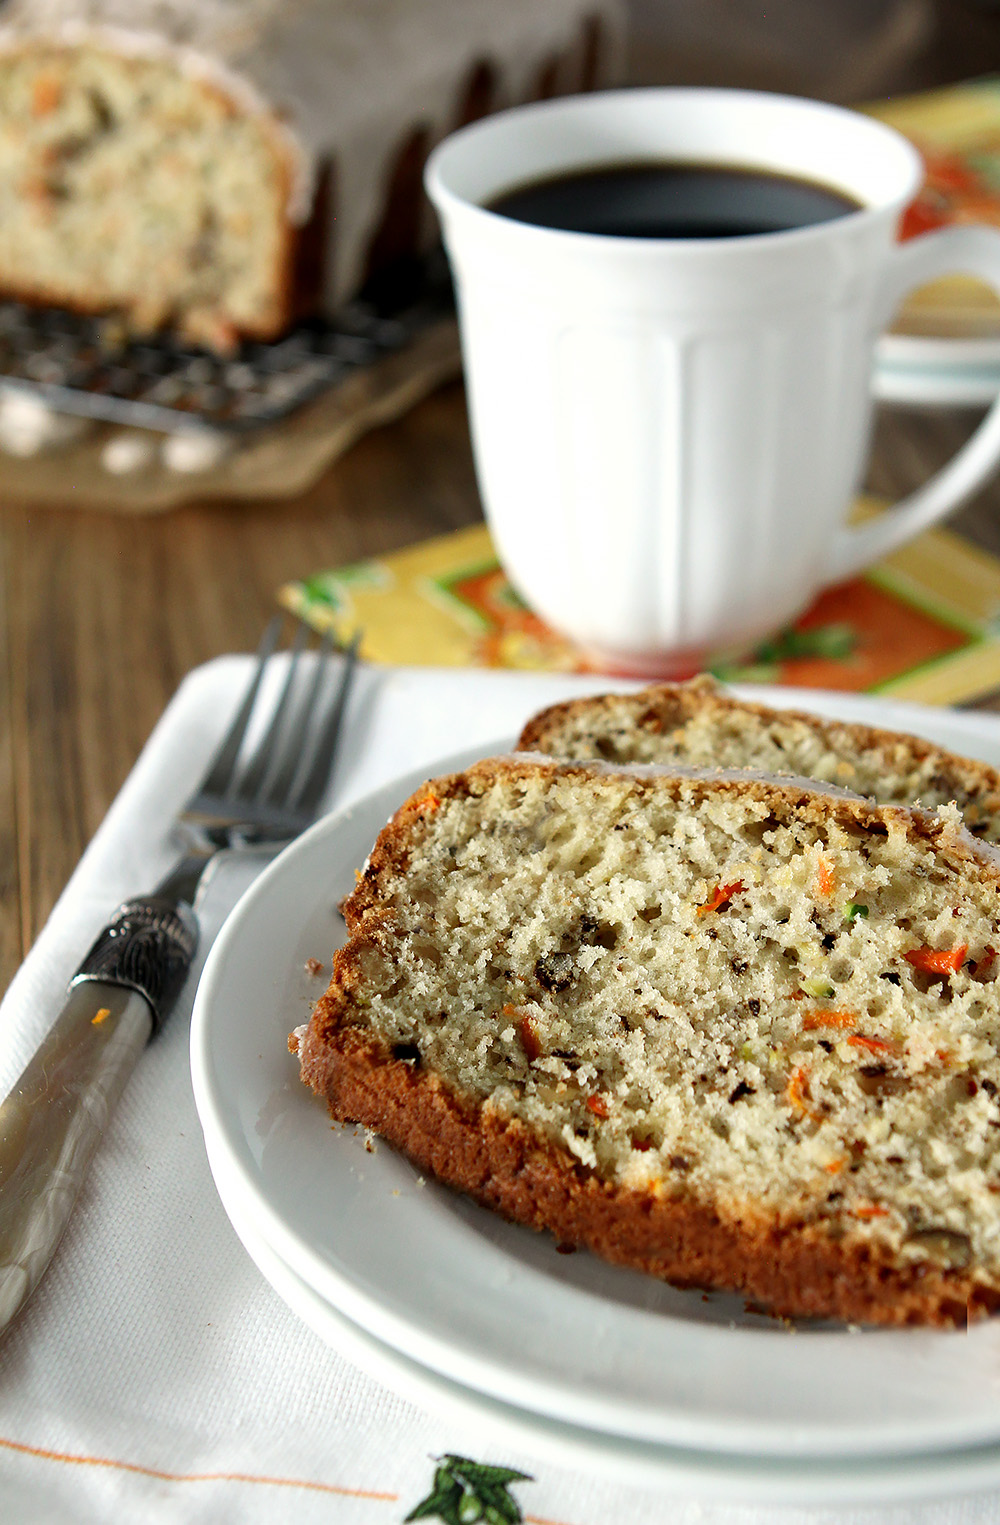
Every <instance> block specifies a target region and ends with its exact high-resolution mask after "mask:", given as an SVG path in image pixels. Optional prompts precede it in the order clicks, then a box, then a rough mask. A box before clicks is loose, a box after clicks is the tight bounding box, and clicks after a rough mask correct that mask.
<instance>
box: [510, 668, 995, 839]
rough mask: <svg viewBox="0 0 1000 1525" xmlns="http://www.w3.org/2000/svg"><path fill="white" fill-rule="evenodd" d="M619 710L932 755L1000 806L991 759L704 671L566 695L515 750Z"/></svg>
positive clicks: (990, 805)
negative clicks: (722, 681)
mask: <svg viewBox="0 0 1000 1525" xmlns="http://www.w3.org/2000/svg"><path fill="white" fill-rule="evenodd" d="M622 709H624V710H625V711H626V713H628V716H629V723H630V725H632V726H634V727H635V728H636V729H637V730H646V731H650V732H653V733H655V734H657V735H664V734H669V733H670V732H671V731H674V730H679V729H681V728H682V727H683V726H686V725H688V724H689V723H690V722H691V721H692V720H694V719H696V718H697V717H699V716H707V717H709V718H711V717H712V716H720V717H726V716H730V715H747V716H752V717H753V718H754V719H756V720H759V721H760V722H761V723H762V724H764V725H771V724H773V723H775V722H780V721H786V722H790V723H793V724H799V725H803V726H807V727H808V728H809V729H810V730H811V731H812V732H813V733H814V734H815V735H816V736H817V737H819V738H820V739H821V740H822V741H824V742H825V743H827V744H828V745H830V746H831V747H836V748H837V749H838V750H841V751H844V752H845V753H848V754H849V753H852V752H853V753H854V754H861V753H875V754H877V755H881V756H882V757H883V758H884V759H885V761H886V764H887V766H888V765H890V763H894V762H895V761H896V759H898V756H899V749H900V748H902V749H904V754H905V755H907V756H908V757H909V758H911V759H912V763H913V765H914V766H919V765H920V764H922V763H925V762H928V761H929V762H930V763H931V766H932V767H933V768H934V769H935V771H936V772H940V773H942V774H943V775H944V776H945V777H947V778H948V779H949V780H950V781H951V780H953V781H954V782H955V784H957V785H958V787H959V788H960V790H961V791H962V792H964V793H966V794H968V795H969V796H970V797H971V798H974V799H975V800H976V802H977V804H978V805H979V807H980V809H981V810H983V811H985V812H987V813H989V814H998V813H1000V771H998V770H997V769H996V768H991V767H990V766H989V764H988V763H982V762H978V761H975V760H973V759H971V758H966V757H961V756H959V755H958V754H957V753H954V752H949V751H946V750H945V749H944V748H943V747H937V746H935V745H934V744H933V743H932V742H929V741H924V740H923V739H922V738H921V737H918V736H910V735H907V734H905V733H903V732H900V731H888V730H883V729H882V728H881V727H876V726H866V725H860V724H856V723H849V722H847V721H840V720H824V719H822V718H821V717H819V716H817V715H810V714H808V713H806V712H805V711H803V710H795V709H771V708H769V707H768V706H767V705H763V704H752V703H749V702H747V701H745V700H742V699H736V698H734V697H733V696H732V695H730V694H727V693H726V692H725V691H724V690H723V689H721V688H720V687H719V685H718V684H717V683H716V682H715V680H714V679H713V678H712V677H710V676H709V675H708V674H707V673H702V674H700V675H699V676H698V677H697V678H693V679H692V680H691V681H690V682H688V683H658V684H653V685H651V686H650V687H648V688H644V689H641V690H640V691H638V692H637V693H634V694H600V695H595V696H594V697H592V698H582V699H571V700H568V701H566V702H565V703H563V704H553V705H550V706H549V707H548V708H547V709H544V710H540V711H539V713H538V714H537V715H533V716H532V717H531V719H530V720H529V721H528V723H527V724H526V725H525V727H524V729H523V730H522V732H521V735H520V737H519V739H518V743H517V750H518V751H519V752H548V751H549V750H550V748H551V746H552V742H553V738H554V737H555V736H556V735H557V734H558V731H559V730H560V728H561V727H562V726H563V724H564V723H565V722H566V720H567V719H574V718H578V717H581V716H584V717H585V716H597V717H600V716H601V714H602V713H603V714H604V715H611V714H614V712H615V711H616V710H618V711H620V710H622Z"/></svg>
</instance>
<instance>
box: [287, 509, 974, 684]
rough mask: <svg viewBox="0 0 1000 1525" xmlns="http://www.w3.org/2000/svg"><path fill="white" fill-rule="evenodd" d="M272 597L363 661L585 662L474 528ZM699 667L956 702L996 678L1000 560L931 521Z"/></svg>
mask: <svg viewBox="0 0 1000 1525" xmlns="http://www.w3.org/2000/svg"><path fill="white" fill-rule="evenodd" d="M873 508H874V505H873V504H871V503H868V504H862V505H861V511H862V512H866V511H867V512H871V511H873ZM279 597H280V600H281V602H282V603H283V604H284V605H285V607H286V608H288V609H291V610H292V611H293V612H294V613H296V614H300V615H302V616H303V617H304V618H305V619H306V620H308V621H309V623H310V624H312V625H314V626H315V627H316V628H317V629H325V628H331V629H333V630H334V631H335V632H336V633H337V634H338V635H340V636H341V637H348V636H349V635H350V634H351V633H352V632H353V631H354V630H355V629H357V628H358V627H360V628H361V629H363V630H364V632H365V635H364V646H363V652H362V654H363V655H364V656H365V657H366V658H367V659H368V660H369V661H371V662H382V663H389V664H393V665H396V664H398V665H402V666H430V667H463V666H478V667H506V668H519V669H522V670H532V671H540V670H541V671H553V672H586V671H588V670H591V671H592V670H594V669H592V668H588V664H587V663H586V662H585V661H584V659H583V658H582V656H581V654H580V653H579V652H578V651H577V650H576V649H575V648H574V647H573V646H571V645H570V644H569V643H568V642H567V641H565V640H564V639H563V638H562V637H560V636H558V635H556V634H555V632H554V631H552V630H550V629H549V628H548V626H546V625H545V624H544V623H543V622H542V621H541V620H540V619H539V618H538V617H537V616H536V615H535V614H533V613H532V612H531V610H530V609H528V608H527V607H526V606H525V605H524V603H523V602H522V600H521V599H520V598H519V597H518V595H517V594H516V592H515V591H514V589H513V588H512V587H511V585H510V583H509V582H508V581H507V578H506V576H505V574H504V572H503V570H502V568H501V567H500V564H499V562H498V560H497V557H496V553H495V551H494V549H493V545H492V542H491V540H490V537H489V532H488V530H487V529H486V527H485V525H475V526H473V527H472V528H470V529H464V530H459V531H457V532H456V533H454V534H451V535H444V536H441V537H439V538H437V539H434V540H427V541H424V542H423V543H422V544H420V545H415V546H412V547H410V548H409V549H407V550H404V551H399V552H397V553H396V554H395V555H392V556H386V557H382V558H379V559H377V560H372V561H362V562H357V563H355V564H354V565H353V566H348V567H340V568H337V569H335V570H332V571H326V572H319V573H317V574H316V575H315V576H312V577H309V578H307V579H305V580H304V581H302V582H294V583H289V584H288V585H287V586H285V587H284V588H282V589H281V591H280V594H279ZM710 665H712V669H713V671H715V672H716V673H717V675H718V676H719V677H721V678H724V679H726V680H728V681H731V682H737V681H740V682H756V683H780V684H787V685H791V686H795V687H804V688H829V689H851V690H855V691H864V692H879V693H890V694H893V695H894V696H895V697H897V698H900V699H911V700H918V701H921V702H923V703H926V704H961V703H964V702H968V701H970V700H973V699H975V698H978V697H981V696H982V695H984V694H987V693H990V692H991V691H992V690H994V689H997V688H1000V561H998V560H997V558H995V557H993V556H990V555H988V554H987V553H986V552H984V551H978V550H975V549H974V548H973V547H971V546H969V545H968V544H967V543H966V542H964V541H963V540H960V539H959V538H958V537H957V536H956V535H954V534H951V533H950V532H949V531H947V530H932V531H930V532H929V533H928V534H926V535H923V536H921V537H920V538H919V539H918V540H915V541H914V542H913V543H912V544H911V545H908V546H906V547H905V548H904V549H903V550H902V551H898V552H897V553H896V554H895V555H894V556H891V557H889V558H888V559H887V560H886V561H884V562H882V563H880V564H879V565H878V566H877V567H875V568H873V569H872V570H870V571H869V572H868V573H867V574H866V575H865V576H863V577H858V578H855V579H853V580H852V581H851V582H847V583H842V584H840V585H839V586H837V587H834V588H828V589H827V590H826V591H825V592H823V593H821V594H820V595H819V597H818V598H817V599H816V601H815V602H814V603H813V605H812V606H811V607H810V608H809V609H808V610H807V611H806V613H805V614H803V615H802V616H801V618H800V619H798V620H797V621H796V623H795V624H794V625H793V626H791V627H789V628H788V629H786V630H784V631H782V632H780V633H779V634H778V635H776V636H774V637H772V638H771V639H770V640H768V641H766V642H765V643H763V644H762V645H761V646H759V647H757V648H756V650H754V651H750V652H747V653H746V655H745V656H744V657H743V658H742V659H741V660H740V661H738V662H733V661H726V662H724V663H723V662H721V661H720V662H717V663H714V664H710Z"/></svg>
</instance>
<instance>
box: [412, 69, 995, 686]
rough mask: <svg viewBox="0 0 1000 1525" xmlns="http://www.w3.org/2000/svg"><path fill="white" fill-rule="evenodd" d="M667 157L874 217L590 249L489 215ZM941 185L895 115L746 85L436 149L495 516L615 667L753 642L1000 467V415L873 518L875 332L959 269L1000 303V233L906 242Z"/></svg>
mask: <svg viewBox="0 0 1000 1525" xmlns="http://www.w3.org/2000/svg"><path fill="white" fill-rule="evenodd" d="M641 161H653V162H663V161H678V162H683V163H701V162H707V163H712V164H720V163H721V164H725V165H737V166H741V167H748V168H758V169H764V170H771V171H777V172H779V173H783V174H789V175H793V176H797V177H800V178H805V179H808V180H811V181H814V182H818V183H821V184H825V185H828V186H830V187H833V188H834V189H839V190H841V191H843V192H844V193H846V195H847V196H848V197H851V198H853V200H855V201H856V202H857V203H859V204H860V206H859V210H857V211H849V212H848V213H847V214H846V215H844V216H840V217H836V218H834V219H833V220H832V221H828V222H823V223H818V224H814V225H812V226H807V227H799V228H793V229H790V230H787V231H782V232H768V233H764V234H755V235H750V236H746V237H733V238H716V239H676V238H669V239H668V238H623V237H613V236H607V235H598V234H593V233H577V232H566V231H563V230H558V229H552V228H547V227H540V226H536V225H533V224H528V223H525V222H519V221H515V220H514V219H513V218H510V217H506V216H503V215H500V214H498V213H497V212H494V211H490V210H488V209H487V206H486V203H489V202H490V201H492V200H493V199H494V198H496V197H498V196H500V195H501V194H502V193H504V192H505V191H507V190H509V189H512V188H514V187H517V186H519V185H523V184H525V183H528V182H531V181H534V180H541V179H544V178H546V177H550V176H553V175H557V174H559V173H560V172H564V171H573V170H577V169H582V168H585V167H588V166H599V165H613V164H619V163H636V162H641ZM921 178H922V167H921V161H920V157H919V155H918V154H917V152H916V151H915V149H914V148H913V147H912V146H911V145H910V144H909V143H908V142H907V141H906V139H905V138H903V137H901V136H900V135H899V134H898V133H896V132H894V131H893V130H892V129H891V128H888V127H885V126H883V125H882V124H881V123H879V122H876V121H873V120H872V119H870V118H868V117H865V116H862V115H860V114H859V113H856V112H852V111H847V110H843V109H841V108H839V107H834V106H828V105H824V104H821V103H819V102H815V101H808V100H802V99H796V98H792V97H785V96H776V95H766V94H760V93H756V92H751V91H736V90H701V89H670V88H667V89H654V90H619V91H608V92H606V93H601V94H595V95H585V96H577V97H572V98H570V99H566V100H559V101H551V102H546V103H543V104H539V105H534V106H526V107H520V108H517V109H515V110H512V111H508V112H504V113H501V114H500V115H497V116H493V117H490V118H487V119H486V120H485V121H482V122H479V123H476V124H475V125H473V126H471V127H466V128H463V129H462V130H461V131H459V132H457V133H455V134H454V135H453V136H452V137H450V138H448V139H446V140H445V141H444V142H443V143H442V144H441V145H440V146H439V147H438V148H437V149H436V150H435V152H434V153H433V154H432V155H431V158H430V161H429V163H428V167H427V189H428V192H429V194H430V197H431V199H432V201H433V202H434V205H435V207H436V208H437V211H438V213H439V214H440V218H441V222H442V226H443V231H444V239H445V245H446V248H447V250H448V255H449V258H450V261H451V264H452V269H453V272H454V275H455V280H456V286H457V293H458V304H459V320H460V327H461V333H462V346H463V356H464V365H465V375H466V381H467V386H468V392H469V403H470V410H471V424H472V437H473V446H474V451H475V460H476V470H477V476H478V481H479V486H480V490H481V493H482V497H483V503H484V507H485V511H486V517H487V521H488V523H489V525H490V529H491V531H492V534H493V538H494V541H495V544H496V547H497V551H498V554H499V556H500V559H501V561H502V563H503V565H504V567H505V569H506V570H507V572H508V574H509V576H510V578H511V581H512V582H513V584H514V586H515V587H516V588H517V590H518V591H519V592H520V594H521V595H522V596H523V597H524V599H525V600H526V601H527V603H528V604H529V605H530V606H531V608H532V609H533V610H534V611H535V612H536V613H537V614H539V615H541V616H542V617H543V618H544V619H546V620H547V621H549V623H550V624H551V625H552V626H553V627H554V628H555V629H557V630H559V631H561V632H563V633H564V634H566V635H568V636H570V637H571V638H572V639H574V640H575V641H577V642H578V643H579V644H580V645H581V646H582V647H584V648H585V649H586V650H588V651H589V652H591V653H593V654H594V655H595V656H596V658H597V660H598V661H600V662H602V663H604V664H605V665H610V666H614V667H618V668H623V669H627V670H633V671H636V672H647V673H669V672H670V671H674V670H678V669H680V668H683V667H687V668H689V667H691V666H692V665H696V664H697V663H698V661H699V660H700V659H701V658H703V657H704V656H705V655H706V654H708V653H717V652H722V651H727V650H733V649H741V648H745V647H746V646H748V645H749V644H751V643H752V642H754V641H755V640H757V639H759V638H760V637H762V636H764V635H765V634H767V633H769V632H770V631H773V630H774V629H776V628H777V627H779V626H781V625H783V624H785V623H787V622H788V621H789V620H791V619H793V618H794V617H795V616H796V615H797V614H799V613H800V612H801V611H802V609H803V608H805V607H806V606H807V605H808V603H809V602H810V600H811V599H812V597H813V595H814V594H815V593H816V592H817V591H818V589H820V588H821V587H823V586H824V585H825V584H827V583H830V582H835V581H838V580H840V579H842V578H845V577H847V576H849V575H851V574H852V573H854V572H857V571H858V570H859V569H860V568H862V567H864V566H866V565H868V564H869V563H870V562H872V561H874V560H876V559H877V558H878V557H881V556H883V555H885V554H886V553H887V552H889V551H891V550H893V549H894V548H895V547H897V546H899V545H901V544H902V543H903V542H904V541H906V540H908V539H910V538H911V537H912V536H914V535H916V534H917V533H918V532H919V531H921V530H923V529H926V528H927V526H928V525H931V524H933V523H935V522H936V521H937V520H939V519H942V518H943V517H944V516H945V515H946V514H948V513H950V512H952V510H953V509H955V508H957V507H958V505H959V504H960V503H961V502H962V501H964V499H966V498H967V497H968V496H969V495H970V494H972V493H973V492H974V491H975V490H976V489H977V488H978V487H980V486H981V485H982V483H983V482H984V481H985V480H986V478H987V477H988V476H989V474H990V473H991V472H992V471H993V470H994V469H995V468H996V466H997V463H998V461H1000V404H995V405H994V406H993V408H992V409H991V411H990V412H989V414H988V415H987V417H986V418H985V419H984V421H983V422H982V424H981V425H980V427H979V429H978V430H977V432H976V433H975V435H973V437H972V439H971V440H970V441H969V442H968V443H967V444H966V445H965V446H963V448H962V449H961V450H960V451H959V452H958V453H957V455H955V456H954V457H953V459H952V460H951V461H950V462H949V463H948V465H947V466H945V467H944V469H943V470H942V471H940V472H939V473H938V474H937V475H936V476H934V477H933V478H932V479H931V480H930V481H929V482H927V483H925V484H924V486H923V487H921V488H920V489H919V490H918V491H917V492H915V493H914V494H912V496H911V497H909V498H907V499H906V500H905V501H904V502H902V503H900V504H898V505H897V506H896V507H895V508H893V509H891V510H888V511H887V512H886V513H885V514H883V515H882V516H880V517H879V518H878V519H877V520H874V521H871V522H869V523H868V524H866V525H864V526H863V527H862V528H852V529H849V528H846V527H845V521H846V518H847V515H848V512H849V509H850V505H851V501H852V498H853V496H854V494H855V492H856V491H857V489H858V487H859V485H860V483H861V480H862V474H863V471H864V467H865V462H866V457H867V450H868V444H869V436H870V430H871V423H872V414H873V404H872V396H871V372H872V364H873V351H874V345H875V341H876V339H877V338H878V336H879V334H880V332H881V331H882V330H883V328H884V327H885V326H886V325H887V324H888V323H889V321H890V320H891V317H892V314H893V313H894V311H895V310H896V308H897V307H898V306H899V303H900V301H901V300H902V298H903V296H904V295H905V294H906V293H907V292H908V291H910V290H912V289H913V288H914V287H916V286H920V285H923V284H925V283H926V282H928V281H930V280H932V279H934V278H935V277H938V276H941V275H944V274H946V273H952V272H956V271H962V272H965V273H968V274H971V275H976V276H979V277H982V278H984V279H985V280H986V281H987V282H988V283H989V284H990V285H992V286H993V287H995V288H1000V233H996V232H993V231H991V230H988V229H985V228H969V227H962V228H954V229H949V230H946V231H944V232H940V233H933V234H929V235H926V236H923V237H921V238H918V239H915V240H913V241H912V242H909V243H906V244H903V245H899V244H897V242H896V227H897V223H898V219H899V216H900V213H901V212H902V211H903V209H904V207H906V205H907V204H908V203H909V202H910V200H911V199H912V198H913V196H914V195H915V193H916V191H917V189H918V187H919V185H920V182H921Z"/></svg>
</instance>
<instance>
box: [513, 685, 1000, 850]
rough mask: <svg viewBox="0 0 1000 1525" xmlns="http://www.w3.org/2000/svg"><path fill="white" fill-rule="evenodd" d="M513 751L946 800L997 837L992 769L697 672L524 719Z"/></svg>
mask: <svg viewBox="0 0 1000 1525" xmlns="http://www.w3.org/2000/svg"><path fill="white" fill-rule="evenodd" d="M518 749H519V750H520V751H524V752H547V753H550V754H551V755H553V756H555V757H566V758H572V759H574V760H577V761H582V760H585V759H587V758H604V759H606V760H608V761H611V762H619V763H659V764H672V763H680V764H681V765H683V766H690V767H702V768H712V767H718V768H756V769H759V770H761V771H762V772H766V773H778V774H780V773H787V774H794V775H798V776H801V777H805V778H815V779H818V780H821V781H824V782H827V783H831V784H837V785H839V786H841V787H843V788H847V789H850V790H852V791H853V792H854V793H856V794H863V795H866V796H868V797H870V798H871V799H874V800H877V801H878V802H879V803H880V804H885V805H911V804H914V803H917V802H919V803H920V804H922V805H924V806H926V807H928V808H934V807H936V806H938V805H946V804H948V803H950V802H951V801H955V802H956V803H957V804H958V807H959V809H960V810H961V812H962V816H963V819H964V821H965V824H966V826H967V828H968V829H969V831H971V832H972V834H973V835H974V836H977V837H981V838H982V839H983V840H985V841H989V842H995V841H998V840H1000V773H998V772H997V770H996V769H995V768H991V767H990V766H989V765H988V764H986V763H981V762H976V761H974V760H972V759H971V758H968V757H960V756H958V755H957V754H956V753H954V752H948V751H946V750H945V749H944V748H943V747H936V746H934V745H933V744H932V743H931V742H929V741H923V740H921V739H920V738H919V737H916V736H908V735H904V734H902V733H900V732H896V731H886V730H882V729H880V728H877V727H873V726H866V725H851V724H847V723H845V722H844V721H840V720H824V719H822V718H820V717H819V716H817V715H809V714H805V713H803V712H802V711H799V710H785V709H772V708H769V707H768V706H766V705H763V704H748V703H746V702H745V701H743V700H740V699H736V698H734V697H733V696H732V695H731V694H728V693H726V692H725V690H723V689H722V688H720V687H719V686H718V684H716V683H715V682H714V680H713V679H712V678H710V677H707V676H702V677H699V678H695V679H694V680H692V681H691V682H690V683H660V684H655V685H653V686H651V687H649V688H645V689H642V690H640V691H639V692H637V693H630V694H597V695H595V696H594V697H592V698H583V699H574V700H571V701H569V702H568V703H565V704H556V705H552V706H551V707H550V708H549V709H546V710H542V711H541V712H540V713H539V714H537V715H535V716H534V717H533V718H532V719H531V720H529V721H528V723H527V725H526V726H525V728H524V730H523V731H522V732H521V737H520V740H519V742H518Z"/></svg>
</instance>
